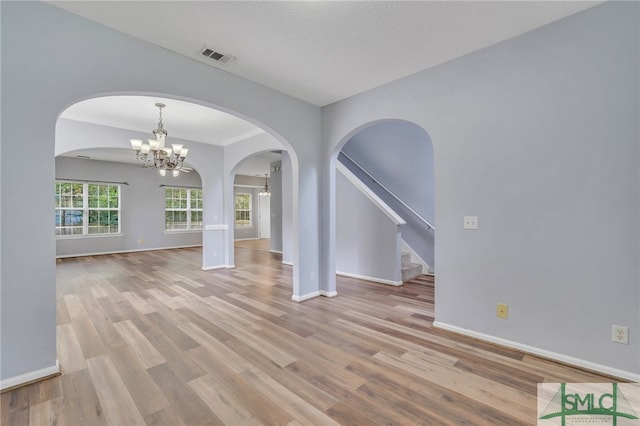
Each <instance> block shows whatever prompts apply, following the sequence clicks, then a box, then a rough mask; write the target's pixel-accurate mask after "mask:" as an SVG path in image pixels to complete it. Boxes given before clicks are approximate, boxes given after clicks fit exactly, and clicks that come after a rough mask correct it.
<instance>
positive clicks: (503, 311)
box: [496, 303, 509, 319]
mask: <svg viewBox="0 0 640 426" xmlns="http://www.w3.org/2000/svg"><path fill="white" fill-rule="evenodd" d="M496 315H498V318H502V319H507V318H509V306H508V305H507V304H506V303H498V306H497V307H496Z"/></svg>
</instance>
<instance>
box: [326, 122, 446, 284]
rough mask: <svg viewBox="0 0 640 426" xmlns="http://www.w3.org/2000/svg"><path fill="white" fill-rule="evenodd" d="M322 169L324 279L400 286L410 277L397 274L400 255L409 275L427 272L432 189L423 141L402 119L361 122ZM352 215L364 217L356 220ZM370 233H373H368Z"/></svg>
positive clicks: (429, 152)
mask: <svg viewBox="0 0 640 426" xmlns="http://www.w3.org/2000/svg"><path fill="white" fill-rule="evenodd" d="M329 169H330V170H329V174H330V194H329V196H330V202H329V206H330V207H329V232H330V241H331V244H330V252H331V256H330V259H329V264H330V270H329V273H330V274H333V273H334V272H335V273H338V274H340V275H347V276H353V277H357V278H364V279H367V280H371V281H377V282H381V283H385V284H392V285H400V284H402V282H403V281H406V280H407V279H408V277H410V275H407V274H409V273H410V272H409V271H403V272H401V268H402V269H405V268H404V267H402V266H401V257H400V252H401V251H402V252H406V253H407V255H406V256H410V257H411V264H412V265H413V269H414V270H416V267H417V271H418V272H414V273H413V275H416V274H418V273H423V274H426V273H433V271H434V268H435V255H434V253H435V214H434V212H435V209H434V203H435V194H434V187H435V185H434V155H433V146H432V143H431V138H430V136H429V134H428V133H427V132H426V131H425V130H424V129H423V128H422V127H421V126H419V125H417V124H415V123H413V122H409V121H405V120H395V119H393V120H392V119H389V120H379V121H375V122H370V123H367V124H365V125H362V126H360V127H358V128H356V129H354V130H353V131H352V132H350V133H349V134H348V135H346V136H345V137H344V138H342V139H341V141H340V143H338V144H337V145H336V148H335V149H334V150H333V152H332V153H331V158H330V166H329ZM338 170H340V171H338ZM352 182H353V183H352ZM345 188H350V189H345ZM345 194H349V195H345ZM347 205H348V207H347ZM374 206H375V207H374ZM358 215H363V216H362V217H358V220H355V216H358ZM365 223H366V224H365ZM371 226H374V227H375V228H376V232H371V229H367V227H371ZM400 237H401V240H400ZM406 269H408V268H406ZM333 279H335V278H333ZM334 282H335V281H334ZM334 288H335V287H334Z"/></svg>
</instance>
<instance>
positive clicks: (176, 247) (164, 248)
mask: <svg viewBox="0 0 640 426" xmlns="http://www.w3.org/2000/svg"><path fill="white" fill-rule="evenodd" d="M191 247H202V244H194V245H188V246H172V247H156V248H143V249H135V250H117V251H100V252H95V253H78V254H62V255H60V256H57V255H56V259H66V258H69V257H84V256H103V255H105V254H121V253H138V252H141V251H157V250H173V249H181V248H191Z"/></svg>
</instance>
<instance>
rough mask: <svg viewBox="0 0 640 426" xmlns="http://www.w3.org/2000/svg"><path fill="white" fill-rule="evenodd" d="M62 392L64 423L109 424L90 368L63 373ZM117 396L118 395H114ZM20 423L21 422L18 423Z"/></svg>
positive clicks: (100, 425)
mask: <svg viewBox="0 0 640 426" xmlns="http://www.w3.org/2000/svg"><path fill="white" fill-rule="evenodd" d="M61 380H62V392H63V394H64V409H63V412H62V419H63V421H62V422H61V423H62V424H65V425H92V426H94V425H95V426H102V425H106V424H107V419H106V417H105V413H104V409H103V406H102V403H101V402H100V399H99V398H98V394H97V392H96V388H95V386H94V382H93V381H92V378H91V375H90V374H89V370H87V369H84V370H80V371H76V372H73V373H63V374H62V377H61ZM114 398H117V396H114ZM16 424H17V425H19V424H20V423H16Z"/></svg>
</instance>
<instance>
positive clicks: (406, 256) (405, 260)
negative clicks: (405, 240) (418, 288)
mask: <svg viewBox="0 0 640 426" xmlns="http://www.w3.org/2000/svg"><path fill="white" fill-rule="evenodd" d="M400 264H401V265H402V267H405V266H409V265H411V253H406V252H402V253H400Z"/></svg>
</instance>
